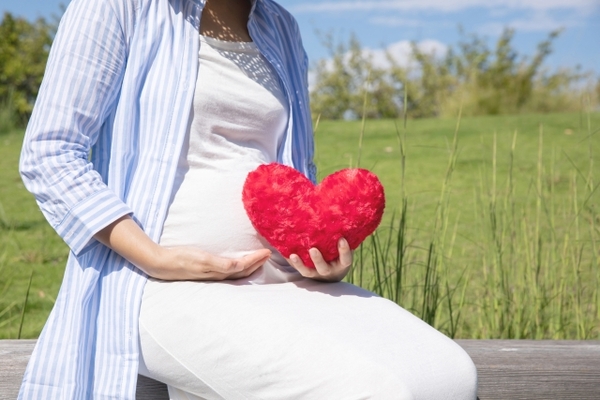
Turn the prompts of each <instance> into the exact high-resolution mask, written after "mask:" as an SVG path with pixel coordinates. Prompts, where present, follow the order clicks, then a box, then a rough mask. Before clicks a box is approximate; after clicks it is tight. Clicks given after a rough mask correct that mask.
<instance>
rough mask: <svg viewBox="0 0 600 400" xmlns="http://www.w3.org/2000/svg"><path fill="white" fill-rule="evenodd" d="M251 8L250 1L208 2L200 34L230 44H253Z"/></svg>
mask: <svg viewBox="0 0 600 400" xmlns="http://www.w3.org/2000/svg"><path fill="white" fill-rule="evenodd" d="M251 8H252V4H251V3H250V0H207V1H206V5H205V6H204V10H203V11H202V19H201V20H200V33H201V34H202V35H204V36H209V37H213V38H215V39H219V40H226V41H229V42H251V41H252V39H251V38H250V33H249V32H248V17H249V16H250V9H251Z"/></svg>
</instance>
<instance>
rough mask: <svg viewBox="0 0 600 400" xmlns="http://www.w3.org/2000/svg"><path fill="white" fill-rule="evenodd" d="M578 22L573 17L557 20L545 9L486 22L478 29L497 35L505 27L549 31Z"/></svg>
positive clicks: (481, 31)
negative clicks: (512, 18)
mask: <svg viewBox="0 0 600 400" xmlns="http://www.w3.org/2000/svg"><path fill="white" fill-rule="evenodd" d="M580 23H581V22H580V21H578V20H577V19H573V18H570V19H564V20H557V19H555V18H553V17H552V16H550V15H549V13H547V12H545V11H537V12H534V13H533V15H532V16H531V18H526V19H525V18H519V19H515V20H512V21H504V22H489V23H486V24H484V25H482V26H481V27H480V28H479V29H478V31H479V32H480V33H483V34H489V35H492V36H497V35H499V34H500V33H501V32H502V31H503V30H504V29H505V28H513V29H515V30H516V31H517V32H549V31H552V30H555V29H560V28H566V27H572V26H576V25H579V24H580Z"/></svg>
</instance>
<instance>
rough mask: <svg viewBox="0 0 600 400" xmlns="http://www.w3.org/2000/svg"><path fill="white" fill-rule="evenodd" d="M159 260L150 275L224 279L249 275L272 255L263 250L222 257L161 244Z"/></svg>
mask: <svg viewBox="0 0 600 400" xmlns="http://www.w3.org/2000/svg"><path fill="white" fill-rule="evenodd" d="M159 254H160V255H159V260H160V261H159V262H158V263H157V266H156V267H155V268H149V270H148V271H147V273H148V275H150V276H152V277H153V278H157V279H162V280H183V279H185V280H202V281H221V280H225V279H240V278H245V277H247V276H249V275H250V274H252V273H253V272H254V271H256V270H257V269H258V268H260V267H261V266H262V265H263V264H264V263H265V262H266V261H267V260H268V259H269V257H271V251H270V250H268V249H260V250H257V251H255V252H253V253H250V254H247V255H245V256H243V257H239V258H227V257H220V256H216V255H214V254H210V253H208V252H206V251H203V250H201V249H199V248H197V247H193V246H175V247H161V249H159Z"/></svg>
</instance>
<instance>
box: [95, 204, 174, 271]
mask: <svg viewBox="0 0 600 400" xmlns="http://www.w3.org/2000/svg"><path fill="white" fill-rule="evenodd" d="M94 238H96V240H98V241H99V242H100V243H102V244H103V245H105V246H107V247H109V248H111V249H112V250H114V251H115V252H116V253H118V254H119V255H121V256H122V257H123V258H125V259H126V260H128V261H129V262H131V263H132V264H134V265H135V266H136V267H138V268H139V269H141V270H142V271H144V272H145V273H146V274H148V275H150V276H155V277H158V276H159V275H161V269H163V265H162V259H163V257H164V253H165V251H164V250H165V249H164V248H162V247H161V246H160V245H159V244H157V243H155V242H154V241H152V239H150V237H149V236H148V235H147V234H146V233H145V232H144V231H143V230H142V228H140V227H139V226H138V224H136V223H135V221H133V219H132V218H131V217H129V216H124V217H121V218H119V219H117V220H116V221H114V222H113V223H111V224H110V225H108V226H107V227H105V228H104V229H102V230H100V231H99V232H98V233H96V234H95V235H94Z"/></svg>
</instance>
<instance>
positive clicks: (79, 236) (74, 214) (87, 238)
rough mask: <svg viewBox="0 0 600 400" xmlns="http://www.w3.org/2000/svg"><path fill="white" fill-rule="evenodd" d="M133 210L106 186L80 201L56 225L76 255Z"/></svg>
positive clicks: (58, 231) (57, 230)
mask: <svg viewBox="0 0 600 400" xmlns="http://www.w3.org/2000/svg"><path fill="white" fill-rule="evenodd" d="M128 214H129V215H131V214H133V211H132V210H131V208H129V206H128V205H127V204H125V203H124V202H123V201H122V200H121V199H119V198H118V197H117V195H116V194H115V193H114V192H113V191H112V190H111V189H109V188H104V189H102V190H100V191H98V192H96V193H94V194H93V195H92V196H90V197H88V198H87V199H85V200H83V201H81V202H80V203H78V204H77V205H76V206H75V207H73V208H72V209H71V210H70V211H69V213H68V214H67V215H66V216H65V217H64V218H63V220H62V221H61V222H60V224H58V226H57V227H56V232H57V233H58V234H59V235H60V236H61V237H62V238H63V240H64V241H65V242H66V243H67V245H68V246H69V247H70V248H71V251H72V252H73V253H74V254H75V255H79V254H81V253H82V252H83V251H84V249H85V248H86V247H88V245H91V244H92V243H91V242H93V240H92V239H93V236H94V235H95V234H96V233H97V232H98V231H100V230H102V229H103V228H105V227H106V226H108V225H110V224H111V223H112V222H114V221H116V220H117V219H119V218H120V217H122V216H124V215H128Z"/></svg>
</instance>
